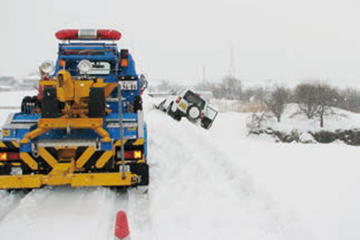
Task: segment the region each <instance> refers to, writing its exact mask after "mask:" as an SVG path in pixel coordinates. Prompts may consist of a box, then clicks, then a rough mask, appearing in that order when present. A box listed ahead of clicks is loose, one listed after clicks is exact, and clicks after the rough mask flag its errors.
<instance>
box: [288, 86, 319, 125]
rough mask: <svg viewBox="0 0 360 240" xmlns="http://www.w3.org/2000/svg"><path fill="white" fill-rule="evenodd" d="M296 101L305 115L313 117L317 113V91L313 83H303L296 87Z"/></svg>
mask: <svg viewBox="0 0 360 240" xmlns="http://www.w3.org/2000/svg"><path fill="white" fill-rule="evenodd" d="M294 97H295V101H296V102H297V103H298V105H299V108H300V110H301V111H302V112H304V113H305V115H306V116H307V117H308V118H309V119H312V118H313V117H314V115H315V113H316V108H317V106H316V91H315V87H314V85H313V84H309V83H302V84H300V85H298V86H296V88H295V93H294Z"/></svg>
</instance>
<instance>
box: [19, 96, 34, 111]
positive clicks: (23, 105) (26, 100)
mask: <svg viewBox="0 0 360 240" xmlns="http://www.w3.org/2000/svg"><path fill="white" fill-rule="evenodd" d="M31 101H32V98H31V97H30V96H26V97H24V98H23V99H22V101H21V112H22V113H28V111H27V105H28V103H31Z"/></svg>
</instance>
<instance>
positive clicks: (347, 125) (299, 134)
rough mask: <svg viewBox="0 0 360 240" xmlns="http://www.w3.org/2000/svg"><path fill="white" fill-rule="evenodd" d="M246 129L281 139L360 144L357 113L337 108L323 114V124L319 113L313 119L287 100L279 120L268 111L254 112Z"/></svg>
mask: <svg viewBox="0 0 360 240" xmlns="http://www.w3.org/2000/svg"><path fill="white" fill-rule="evenodd" d="M247 126H248V131H249V132H250V133H251V134H256V135H266V134H267V135H270V136H272V137H273V138H274V139H275V140H277V141H282V142H292V141H296V142H302V143H316V142H323V143H327V142H333V141H336V140H341V141H343V142H346V143H347V144H351V145H360V138H359V136H360V114H358V113H352V112H348V111H345V110H342V109H338V108H331V109H329V110H328V111H327V112H326V114H324V126H323V127H320V117H319V116H314V117H313V118H312V119H309V118H308V117H306V115H305V113H303V112H301V111H300V109H299V107H298V105H297V104H288V105H287V106H286V107H285V110H284V112H283V114H282V116H281V121H280V122H278V121H277V119H276V118H275V117H274V116H273V114H271V113H264V112H262V113H255V114H253V115H252V116H251V117H249V118H248V119H247Z"/></svg>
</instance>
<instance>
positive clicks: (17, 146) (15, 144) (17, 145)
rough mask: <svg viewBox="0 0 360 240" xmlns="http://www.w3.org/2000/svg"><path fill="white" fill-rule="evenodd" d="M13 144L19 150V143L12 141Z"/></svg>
mask: <svg viewBox="0 0 360 240" xmlns="http://www.w3.org/2000/svg"><path fill="white" fill-rule="evenodd" d="M11 143H12V144H13V145H14V146H15V147H16V148H19V143H18V142H17V141H11Z"/></svg>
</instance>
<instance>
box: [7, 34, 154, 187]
mask: <svg viewBox="0 0 360 240" xmlns="http://www.w3.org/2000/svg"><path fill="white" fill-rule="evenodd" d="M56 38H57V39H58V40H59V41H60V42H59V48H58V58H57V60H56V63H55V64H53V63H52V62H50V61H45V62H44V63H43V64H41V66H40V73H41V79H40V80H39V84H38V85H39V86H38V89H39V94H38V95H37V96H26V97H24V98H23V100H22V104H21V112H18V113H14V114H11V115H9V116H8V118H7V120H6V123H5V124H4V126H3V127H2V131H1V133H2V136H1V138H0V189H33V188H40V187H42V186H59V185H71V186H72V187H90V186H112V187H128V186H146V185H148V184H149V166H148V163H147V127H146V123H145V121H144V114H143V107H142V97H141V94H142V91H143V90H144V87H145V86H146V85H147V84H145V82H146V81H142V80H143V79H142V78H141V77H140V76H139V75H138V74H137V73H136V71H135V63H134V60H133V58H132V55H131V54H130V53H129V51H128V50H127V49H122V50H119V49H118V46H117V44H116V41H118V40H120V38H121V33H120V32H118V31H117V30H110V29H65V30H60V31H58V32H57V33H56Z"/></svg>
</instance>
